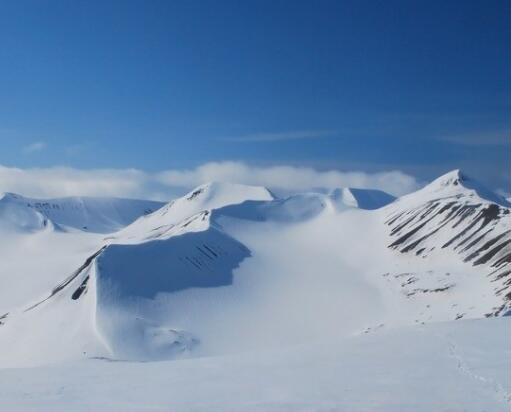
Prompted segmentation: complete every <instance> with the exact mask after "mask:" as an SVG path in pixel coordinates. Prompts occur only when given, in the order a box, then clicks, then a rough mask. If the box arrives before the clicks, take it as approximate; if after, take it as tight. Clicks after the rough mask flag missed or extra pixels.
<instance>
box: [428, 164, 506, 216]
mask: <svg viewBox="0 0 511 412" xmlns="http://www.w3.org/2000/svg"><path fill="white" fill-rule="evenodd" d="M421 192H423V193H434V194H435V195H441V196H442V197H449V196H456V195H467V196H470V197H474V196H476V197H479V198H481V200H486V201H489V202H493V203H497V204H500V205H502V206H505V207H511V204H510V203H509V202H508V201H507V200H506V199H505V198H504V197H502V196H499V195H498V194H496V193H495V192H493V191H492V190H491V189H489V188H487V187H486V186H485V185H484V184H482V183H480V182H478V181H477V180H476V179H473V178H472V177H470V176H468V175H467V174H466V173H465V172H462V171H461V170H460V169H455V170H452V171H450V172H448V173H445V174H444V175H442V176H440V177H438V178H437V179H435V180H433V182H431V183H430V184H428V185H427V186H426V187H424V188H423V189H422V190H421Z"/></svg>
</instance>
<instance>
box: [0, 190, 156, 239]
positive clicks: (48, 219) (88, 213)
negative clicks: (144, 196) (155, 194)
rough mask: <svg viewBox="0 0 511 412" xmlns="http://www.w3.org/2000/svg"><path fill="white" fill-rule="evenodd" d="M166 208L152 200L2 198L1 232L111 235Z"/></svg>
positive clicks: (8, 196) (9, 195)
mask: <svg viewBox="0 0 511 412" xmlns="http://www.w3.org/2000/svg"><path fill="white" fill-rule="evenodd" d="M161 206H163V203H161V202H154V201H149V200H133V199H116V198H92V197H68V198H60V199H30V198H27V197H23V196H20V195H16V194H13V193H4V194H3V196H2V197H1V198H0V230H1V229H4V230H5V229H10V230H11V231H13V230H14V231H29V232H34V231H37V230H42V229H44V228H47V227H58V228H61V229H65V228H73V229H79V230H86V231H90V232H95V233H110V232H113V231H115V230H119V229H121V228H122V227H124V226H126V225H128V224H130V223H132V222H133V221H134V220H136V219H137V218H138V217H140V216H143V215H146V214H149V213H152V212H154V211H155V210H157V209H159V208H160V207H161Z"/></svg>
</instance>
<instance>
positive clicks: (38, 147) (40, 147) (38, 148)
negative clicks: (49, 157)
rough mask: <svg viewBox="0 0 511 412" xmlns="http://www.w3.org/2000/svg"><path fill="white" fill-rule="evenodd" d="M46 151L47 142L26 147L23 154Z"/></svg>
mask: <svg viewBox="0 0 511 412" xmlns="http://www.w3.org/2000/svg"><path fill="white" fill-rule="evenodd" d="M44 149H46V143H45V142H34V143H31V144H29V145H28V146H25V147H24V148H23V153H25V154H30V153H36V152H40V151H42V150H44Z"/></svg>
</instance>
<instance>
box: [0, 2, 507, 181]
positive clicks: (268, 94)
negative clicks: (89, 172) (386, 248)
mask: <svg viewBox="0 0 511 412" xmlns="http://www.w3.org/2000/svg"><path fill="white" fill-rule="evenodd" d="M510 16H511V2H510V1H459V0H457V1H449V0H447V1H409V0H406V1H392V0H391V1H376V0H375V1H361V0H357V1H340V0H338V1H291V0H289V1H278V0H271V1H264V0H258V1H221V0H216V1H206V0H204V1H193V0H192V1H170V0H169V1H148V0H146V1H126V0H123V1H105V0H103V1H93V0H87V1H68V0H62V1H49V0H34V1H24V0H11V1H8V0H6V1H2V2H1V3H0V140H1V142H2V148H1V151H0V164H4V165H9V166H19V167H33V166H37V167H46V166H53V165H69V166H73V167H79V168H101V167H116V168H125V167H136V168H141V169H145V170H149V171H154V170H161V169H167V168H176V167H177V168H181V167H194V166H196V165H198V164H201V163H204V162H208V161H213V160H227V159H230V160H242V161H246V162H249V163H254V164H292V165H307V166H314V167H316V168H319V169H327V168H337V169H345V170H353V169H361V170H366V171H377V170H388V169H393V168H398V169H401V170H404V171H407V172H410V173H414V174H416V175H418V176H419V177H420V178H425V179H428V178H430V177H433V176H434V175H436V174H438V173H441V172H443V171H446V170H448V169H452V168H455V167H462V168H464V169H466V170H467V171H469V172H471V173H473V174H478V175H480V176H482V177H483V180H484V179H495V181H496V182H497V183H496V184H497V185H499V186H506V184H507V186H508V187H509V186H511V181H509V180H506V179H507V178H509V171H510V165H511V23H510ZM506 182H507V183H506Z"/></svg>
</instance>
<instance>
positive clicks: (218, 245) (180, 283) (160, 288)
mask: <svg viewBox="0 0 511 412" xmlns="http://www.w3.org/2000/svg"><path fill="white" fill-rule="evenodd" d="M249 256H250V251H249V250H248V249H247V248H246V247H245V246H244V245H242V244H241V243H240V242H238V241H236V240H235V239H233V238H231V237H230V236H228V235H226V234H224V233H222V232H220V231H219V230H217V229H216V228H214V227H212V228H209V229H208V230H205V231H199V232H191V233H185V234H182V235H180V236H175V237H170V238H169V239H166V240H154V241H149V242H145V243H142V244H138V245H130V244H128V245H122V244H113V245H110V246H108V247H107V248H106V249H105V251H104V252H103V253H102V254H101V256H100V257H99V258H98V260H97V270H98V273H99V274H98V279H97V282H98V294H99V299H100V300H101V299H103V297H104V296H107V295H108V296H111V297H112V299H115V300H122V299H126V298H130V297H144V298H149V299H150V298H154V297H155V296H156V295H157V294H158V293H171V292H177V291H180V290H185V289H189V288H208V287H220V286H228V285H230V284H232V271H233V270H234V269H235V268H236V267H237V266H238V265H239V264H240V262H241V261H242V260H243V259H245V258H247V257H249Z"/></svg>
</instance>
